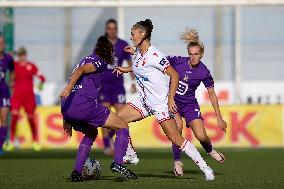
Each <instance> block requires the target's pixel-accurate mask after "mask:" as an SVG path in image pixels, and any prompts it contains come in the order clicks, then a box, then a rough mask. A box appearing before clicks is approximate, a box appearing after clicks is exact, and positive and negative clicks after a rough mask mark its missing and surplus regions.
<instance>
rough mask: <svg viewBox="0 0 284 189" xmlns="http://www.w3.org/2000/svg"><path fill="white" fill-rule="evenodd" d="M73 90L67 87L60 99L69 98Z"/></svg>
mask: <svg viewBox="0 0 284 189" xmlns="http://www.w3.org/2000/svg"><path fill="white" fill-rule="evenodd" d="M71 90H72V88H71V87H70V86H69V85H67V86H66V87H65V88H64V89H63V90H62V91H61V93H60V97H61V98H65V97H67V96H68V95H69V94H70V93H71Z"/></svg>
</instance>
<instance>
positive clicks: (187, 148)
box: [180, 140, 207, 169]
mask: <svg viewBox="0 0 284 189" xmlns="http://www.w3.org/2000/svg"><path fill="white" fill-rule="evenodd" d="M180 149H181V150H182V151H183V152H185V153H186V155H188V156H189V157H190V158H191V159H192V160H193V161H194V162H195V163H196V164H197V165H198V166H199V168H201V169H202V168H204V167H207V164H206V162H205V161H204V159H203V158H202V157H201V155H200V153H199V152H198V151H197V149H196V148H195V146H193V145H192V144H191V143H190V142H189V141H187V140H184V142H183V144H182V146H181V147H180Z"/></svg>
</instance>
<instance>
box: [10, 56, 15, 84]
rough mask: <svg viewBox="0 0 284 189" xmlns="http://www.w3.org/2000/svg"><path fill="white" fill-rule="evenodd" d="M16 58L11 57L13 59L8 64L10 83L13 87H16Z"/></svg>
mask: <svg viewBox="0 0 284 189" xmlns="http://www.w3.org/2000/svg"><path fill="white" fill-rule="evenodd" d="M14 66H15V64H14V59H13V58H12V57H11V60H10V61H9V64H8V69H9V74H10V75H9V85H10V87H11V88H12V89H13V87H14V79H15V74H14Z"/></svg>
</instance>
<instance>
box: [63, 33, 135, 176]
mask: <svg viewBox="0 0 284 189" xmlns="http://www.w3.org/2000/svg"><path fill="white" fill-rule="evenodd" d="M112 53H113V51H112V44H111V42H110V41H109V40H108V39H107V38H106V37H104V36H102V37H100V38H99V39H98V41H97V45H96V47H95V54H92V55H90V56H87V57H85V58H84V59H83V60H82V61H81V62H80V63H79V64H78V65H77V66H76V68H75V69H74V71H73V72H72V75H71V77H70V80H69V82H68V85H67V86H66V87H65V88H64V89H63V91H62V92H61V95H60V96H61V98H62V102H61V113H62V115H63V119H64V125H63V126H64V130H65V132H66V133H67V134H68V135H69V136H71V135H72V128H73V129H74V130H76V131H80V132H82V133H84V134H85V136H84V137H83V139H82V141H81V143H80V146H79V149H78V152H77V157H76V162H75V167H74V171H73V172H72V174H71V180H72V181H74V182H78V181H82V169H83V165H84V163H85V161H86V159H87V158H88V155H89V152H90V150H91V147H92V145H93V142H94V141H95V139H96V137H97V134H98V130H97V128H98V127H102V126H104V127H106V128H109V129H114V130H116V129H121V128H125V129H128V125H127V123H126V122H125V121H123V120H122V119H121V118H120V117H118V116H117V115H116V114H114V113H112V112H110V110H109V109H108V108H106V107H105V106H103V105H102V104H101V103H100V102H99V90H100V88H101V83H102V79H103V74H104V72H105V70H106V69H107V65H108V64H110V63H112ZM119 137H121V136H120V135H119V133H118V134H117V138H119ZM112 167H114V169H115V170H116V171H117V172H119V173H121V174H123V175H124V176H125V177H127V178H137V177H136V175H135V174H134V173H132V172H131V171H130V170H128V169H126V168H125V167H124V166H123V165H121V164H117V163H116V162H113V163H112Z"/></svg>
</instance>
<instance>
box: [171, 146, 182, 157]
mask: <svg viewBox="0 0 284 189" xmlns="http://www.w3.org/2000/svg"><path fill="white" fill-rule="evenodd" d="M172 149H173V155H174V160H175V161H179V160H181V149H179V147H177V146H176V145H174V144H172Z"/></svg>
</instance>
